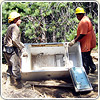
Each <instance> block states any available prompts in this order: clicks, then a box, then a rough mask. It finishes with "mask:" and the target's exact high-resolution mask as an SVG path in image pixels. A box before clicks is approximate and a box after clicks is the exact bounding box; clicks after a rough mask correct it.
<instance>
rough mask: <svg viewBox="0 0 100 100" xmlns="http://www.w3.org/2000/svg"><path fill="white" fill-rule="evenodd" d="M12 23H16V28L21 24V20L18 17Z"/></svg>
mask: <svg viewBox="0 0 100 100" xmlns="http://www.w3.org/2000/svg"><path fill="white" fill-rule="evenodd" d="M14 22H15V23H16V25H17V26H19V25H20V24H21V19H20V17H18V18H16V19H15V20H14Z"/></svg>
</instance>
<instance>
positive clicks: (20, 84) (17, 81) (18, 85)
mask: <svg viewBox="0 0 100 100" xmlns="http://www.w3.org/2000/svg"><path fill="white" fill-rule="evenodd" d="M15 86H16V88H18V89H21V88H22V87H23V84H22V81H21V79H16V85H15Z"/></svg>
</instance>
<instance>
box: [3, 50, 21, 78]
mask: <svg viewBox="0 0 100 100" xmlns="http://www.w3.org/2000/svg"><path fill="white" fill-rule="evenodd" d="M19 54H20V53H19V51H18V49H17V48H16V49H15V50H14V52H13V53H12V54H8V53H6V52H5V53H4V56H5V59H6V61H7V64H8V70H7V75H8V76H12V75H13V76H14V77H15V79H21V73H20V55H19Z"/></svg>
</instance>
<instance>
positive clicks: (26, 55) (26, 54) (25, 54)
mask: <svg viewBox="0 0 100 100" xmlns="http://www.w3.org/2000/svg"><path fill="white" fill-rule="evenodd" d="M21 52H22V57H28V53H27V52H26V49H25V48H23V49H22V50H21Z"/></svg>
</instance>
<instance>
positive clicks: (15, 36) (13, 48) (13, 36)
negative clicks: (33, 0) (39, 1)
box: [3, 12, 24, 88]
mask: <svg viewBox="0 0 100 100" xmlns="http://www.w3.org/2000/svg"><path fill="white" fill-rule="evenodd" d="M8 23H9V24H10V25H9V27H8V29H7V33H6V35H5V38H4V48H3V52H4V56H5V59H6V61H7V64H8V70H7V82H6V83H7V84H8V83H10V84H8V85H12V79H13V78H14V79H15V80H16V84H17V85H16V86H18V85H19V84H20V86H21V73H20V56H21V54H22V53H23V52H24V44H23V43H22V42H21V41H20V38H21V34H20V29H19V27H18V26H19V25H20V24H21V19H20V14H19V13H17V12H11V13H10V15H9V17H8ZM12 77H13V78H12ZM13 84H14V83H13ZM18 88H19V86H18Z"/></svg>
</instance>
